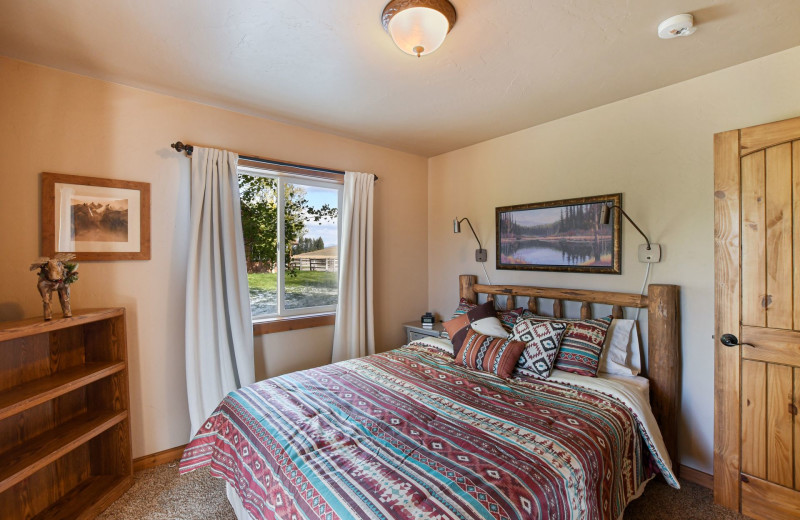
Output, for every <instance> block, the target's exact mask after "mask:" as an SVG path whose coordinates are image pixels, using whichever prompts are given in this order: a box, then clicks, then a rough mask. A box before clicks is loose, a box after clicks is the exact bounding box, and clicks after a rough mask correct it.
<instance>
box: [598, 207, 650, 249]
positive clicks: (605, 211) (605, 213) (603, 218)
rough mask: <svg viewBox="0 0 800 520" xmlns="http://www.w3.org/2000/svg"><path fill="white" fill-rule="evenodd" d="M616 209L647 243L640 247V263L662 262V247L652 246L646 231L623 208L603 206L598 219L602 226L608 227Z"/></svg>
mask: <svg viewBox="0 0 800 520" xmlns="http://www.w3.org/2000/svg"><path fill="white" fill-rule="evenodd" d="M615 208H616V209H617V210H619V212H620V213H622V216H623V217H625V218H626V219H628V222H630V223H631V224H632V225H633V227H635V228H636V231H638V232H639V233H640V234H641V235H642V236H643V237H644V240H645V242H647V243H646V244H640V245H639V261H640V262H644V263H656V262H660V261H661V245H659V244H651V243H650V239H649V238H647V235H645V234H644V231H642V229H641V228H640V227H639V226H637V225H636V222H634V221H633V219H631V217H629V216H628V214H627V213H625V210H623V209H622V208H621V207H619V206H617V205H616V204H610V205H609V204H603V207H602V208H600V218H599V219H598V222H599V223H600V224H601V225H608V223H609V221H610V220H611V210H613V209H615Z"/></svg>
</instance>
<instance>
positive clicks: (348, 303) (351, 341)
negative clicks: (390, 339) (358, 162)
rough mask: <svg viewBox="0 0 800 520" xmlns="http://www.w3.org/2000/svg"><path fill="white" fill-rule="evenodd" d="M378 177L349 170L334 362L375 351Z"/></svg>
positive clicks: (346, 180)
mask: <svg viewBox="0 0 800 520" xmlns="http://www.w3.org/2000/svg"><path fill="white" fill-rule="evenodd" d="M374 186H375V176H374V175H372V174H371V173H355V172H347V173H346V174H345V176H344V200H343V201H342V210H341V212H340V216H339V218H340V219H341V222H342V237H341V239H340V240H339V242H340V244H339V303H338V305H337V306H336V326H335V328H334V332H333V356H332V359H333V362H334V363H335V362H337V361H343V360H345V359H352V358H356V357H362V356H366V355H369V354H374V353H375V329H374V311H373V308H372V198H373V191H374Z"/></svg>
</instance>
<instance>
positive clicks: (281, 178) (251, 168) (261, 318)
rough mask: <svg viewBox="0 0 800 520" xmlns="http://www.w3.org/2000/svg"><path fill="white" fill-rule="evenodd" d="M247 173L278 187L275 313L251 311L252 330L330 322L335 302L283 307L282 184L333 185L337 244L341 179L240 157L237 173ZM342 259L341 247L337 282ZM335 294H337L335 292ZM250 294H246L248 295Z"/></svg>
mask: <svg viewBox="0 0 800 520" xmlns="http://www.w3.org/2000/svg"><path fill="white" fill-rule="evenodd" d="M241 174H245V175H250V176H256V177H266V178H270V179H274V180H276V181H277V188H276V192H277V194H278V204H277V211H278V219H277V220H278V221H277V226H276V228H277V229H276V231H277V234H278V240H276V242H277V247H278V254H277V256H276V263H277V265H278V269H277V271H278V272H277V275H278V276H277V288H278V294H277V298H278V309H277V312H276V313H275V314H260V315H257V316H255V315H253V316H252V321H253V325H254V332H255V333H256V334H268V333H272V332H283V331H287V330H296V329H301V328H307V327H318V326H324V325H329V324H331V323H328V322H329V321H332V320H330V319H325V317H326V316H329V317H333V316H335V314H336V304H334V305H319V306H316V307H302V308H298V309H287V308H286V287H285V279H286V265H285V264H286V247H285V233H284V230H285V208H286V206H285V193H284V188H285V186H286V184H287V183H288V184H298V185H301V186H310V187H315V188H325V189H334V190H336V191H337V201H336V204H337V208H336V209H337V218H336V234H337V247H338V245H339V242H341V237H342V221H341V218H339V216H340V215H339V211H340V210H341V207H342V201H343V198H344V183H343V182H342V181H340V180H339V179H336V178H332V177H331V176H328V175H324V176H320V175H303V174H298V173H295V172H291V173H289V172H284V171H281V170H280V169H278V168H274V167H267V166H258V165H256V164H253V163H252V162H251V161H247V164H242V161H240V162H239V164H238V165H237V168H236V175H237V176H238V175H241ZM340 259H341V251H339V254H338V256H337V270H336V282H337V286H338V282H339V275H340V271H339V269H338V265H340V262H339V260H340ZM337 297H338V294H337ZM248 298H249V296H248ZM303 318H309V320H308V321H307V324H305V325H304V322H306V320H303ZM281 321H286V322H291V323H285V324H278V325H276V323H277V322H281Z"/></svg>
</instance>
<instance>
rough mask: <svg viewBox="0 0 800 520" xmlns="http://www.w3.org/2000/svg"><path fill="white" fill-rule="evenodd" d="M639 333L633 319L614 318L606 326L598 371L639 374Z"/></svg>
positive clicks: (616, 373) (630, 374)
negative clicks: (606, 331)
mask: <svg viewBox="0 0 800 520" xmlns="http://www.w3.org/2000/svg"><path fill="white" fill-rule="evenodd" d="M640 368H641V361H640V356H639V334H638V332H637V330H636V321H635V320H624V319H615V320H613V321H612V322H611V325H610V326H609V327H608V333H607V334H606V342H605V345H603V352H602V354H600V368H598V369H597V371H598V372H605V373H607V374H615V375H620V376H635V375H638V374H639V370H640Z"/></svg>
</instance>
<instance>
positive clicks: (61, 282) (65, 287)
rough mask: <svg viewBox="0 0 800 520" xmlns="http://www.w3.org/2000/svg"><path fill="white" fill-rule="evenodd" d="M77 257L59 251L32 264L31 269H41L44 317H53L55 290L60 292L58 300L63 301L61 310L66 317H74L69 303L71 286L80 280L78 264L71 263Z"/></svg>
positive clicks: (40, 283) (39, 286)
mask: <svg viewBox="0 0 800 520" xmlns="http://www.w3.org/2000/svg"><path fill="white" fill-rule="evenodd" d="M73 258H75V255H74V254H72V253H58V254H57V255H56V256H55V257H53V258H47V257H46V256H43V257H41V258H39V260H37V261H36V262H35V263H33V264H31V271H33V270H34V269H38V270H39V283H38V284H37V287H38V288H39V294H41V295H42V305H43V307H44V319H45V320H50V319H52V318H53V310H52V307H51V303H52V301H53V291H57V292H58V301H59V302H60V303H61V310H62V312H63V313H64V317H65V318H71V317H72V309H71V308H70V305H69V286H70V284H72V283H74V282H77V281H78V264H74V263H71V262H70V260H72V259H73Z"/></svg>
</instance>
